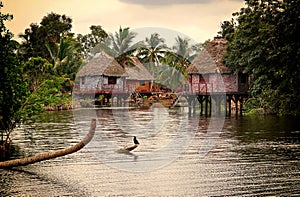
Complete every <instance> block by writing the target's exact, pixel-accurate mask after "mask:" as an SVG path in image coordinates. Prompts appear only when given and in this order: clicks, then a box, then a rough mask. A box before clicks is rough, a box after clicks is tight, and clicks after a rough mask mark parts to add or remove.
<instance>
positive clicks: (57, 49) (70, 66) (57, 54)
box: [46, 37, 82, 80]
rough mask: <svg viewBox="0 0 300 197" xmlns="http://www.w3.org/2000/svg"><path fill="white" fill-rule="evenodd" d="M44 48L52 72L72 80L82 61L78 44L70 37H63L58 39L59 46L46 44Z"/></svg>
mask: <svg viewBox="0 0 300 197" xmlns="http://www.w3.org/2000/svg"><path fill="white" fill-rule="evenodd" d="M46 47H47V49H48V51H49V54H50V57H51V63H52V65H53V72H54V73H55V74H56V75H59V76H63V75H66V77H69V78H71V79H72V80H73V79H74V78H75V75H76V73H77V71H78V68H79V67H80V65H81V60H82V57H81V53H80V52H81V45H80V43H79V42H78V41H76V40H75V39H74V38H72V37H64V38H61V39H60V43H59V44H55V45H49V44H47V45H46Z"/></svg>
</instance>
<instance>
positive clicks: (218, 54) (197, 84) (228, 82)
mask: <svg viewBox="0 0 300 197" xmlns="http://www.w3.org/2000/svg"><path fill="white" fill-rule="evenodd" d="M226 45H227V41H226V40H225V39H223V38H219V37H217V38H215V39H214V40H212V41H210V42H208V43H207V44H206V46H205V47H204V49H203V50H202V51H201V52H200V53H199V55H198V56H197V57H196V58H195V59H194V60H193V62H192V63H191V65H190V66H189V67H188V68H187V70H186V72H187V73H188V75H189V90H190V91H189V92H190V93H192V94H194V95H197V98H198V101H199V102H200V105H201V110H202V104H203V102H205V104H206V106H205V113H206V114H207V113H208V105H209V108H210V111H211V105H212V100H211V99H213V100H214V101H215V103H216V112H217V114H219V113H220V110H221V108H220V105H221V103H224V104H225V109H226V113H227V111H228V114H230V113H231V101H234V102H235V104H236V113H238V110H237V109H238V102H240V113H241V110H242V103H243V97H244V96H245V95H246V92H247V89H248V76H247V75H246V74H242V73H238V72H237V73H234V72H233V71H232V70H231V69H229V68H228V67H225V66H224V65H223V63H222V57H223V55H224V54H225V53H226ZM224 96H226V98H224ZM227 104H228V106H229V107H227ZM201 113H202V111H201Z"/></svg>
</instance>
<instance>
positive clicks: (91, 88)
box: [77, 53, 125, 94]
mask: <svg viewBox="0 0 300 197" xmlns="http://www.w3.org/2000/svg"><path fill="white" fill-rule="evenodd" d="M124 72H125V71H124V69H123V67H122V66H121V65H120V64H119V63H118V62H117V61H116V60H114V58H112V57H110V56H108V55H107V54H105V53H100V54H97V55H96V57H94V58H93V59H92V60H90V61H89V62H88V63H87V65H85V66H83V67H82V68H81V69H80V70H79V72H78V73H77V77H79V90H78V91H79V92H81V93H86V94H87V93H89V92H90V93H91V94H92V93H94V94H98V93H104V94H105V93H106V94H109V93H112V91H113V92H114V93H117V92H124V90H125V85H124V84H125V76H124Z"/></svg>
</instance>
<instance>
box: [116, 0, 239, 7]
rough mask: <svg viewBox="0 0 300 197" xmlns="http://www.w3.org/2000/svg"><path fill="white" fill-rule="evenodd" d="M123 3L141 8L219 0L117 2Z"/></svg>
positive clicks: (128, 0)
mask: <svg viewBox="0 0 300 197" xmlns="http://www.w3.org/2000/svg"><path fill="white" fill-rule="evenodd" d="M119 1H121V2H123V3H129V4H138V5H143V6H171V5H178V4H206V3H211V2H215V1H219V0H163V1H162V0H119ZM228 1H244V0H228Z"/></svg>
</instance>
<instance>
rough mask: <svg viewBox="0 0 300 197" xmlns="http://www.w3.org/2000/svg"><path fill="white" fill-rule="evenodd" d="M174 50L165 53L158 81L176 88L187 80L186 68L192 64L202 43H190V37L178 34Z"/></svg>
mask: <svg viewBox="0 0 300 197" xmlns="http://www.w3.org/2000/svg"><path fill="white" fill-rule="evenodd" d="M175 40H176V43H175V45H174V46H173V47H172V49H173V51H168V52H167V53H165V56H164V57H165V58H164V62H163V63H164V64H165V65H166V66H163V67H161V69H160V72H159V76H158V81H160V83H163V84H167V85H168V86H169V87H170V88H172V89H175V88H177V87H178V86H179V85H180V84H182V83H183V82H184V81H185V78H186V77H187V76H186V72H185V70H186V68H187V67H188V66H189V65H190V64H191V62H192V60H193V59H194V58H195V57H196V55H197V52H198V51H199V48H200V46H201V45H200V44H196V45H192V46H191V45H190V40H189V39H188V38H182V37H180V36H178V37H177V38H176V39H175Z"/></svg>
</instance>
